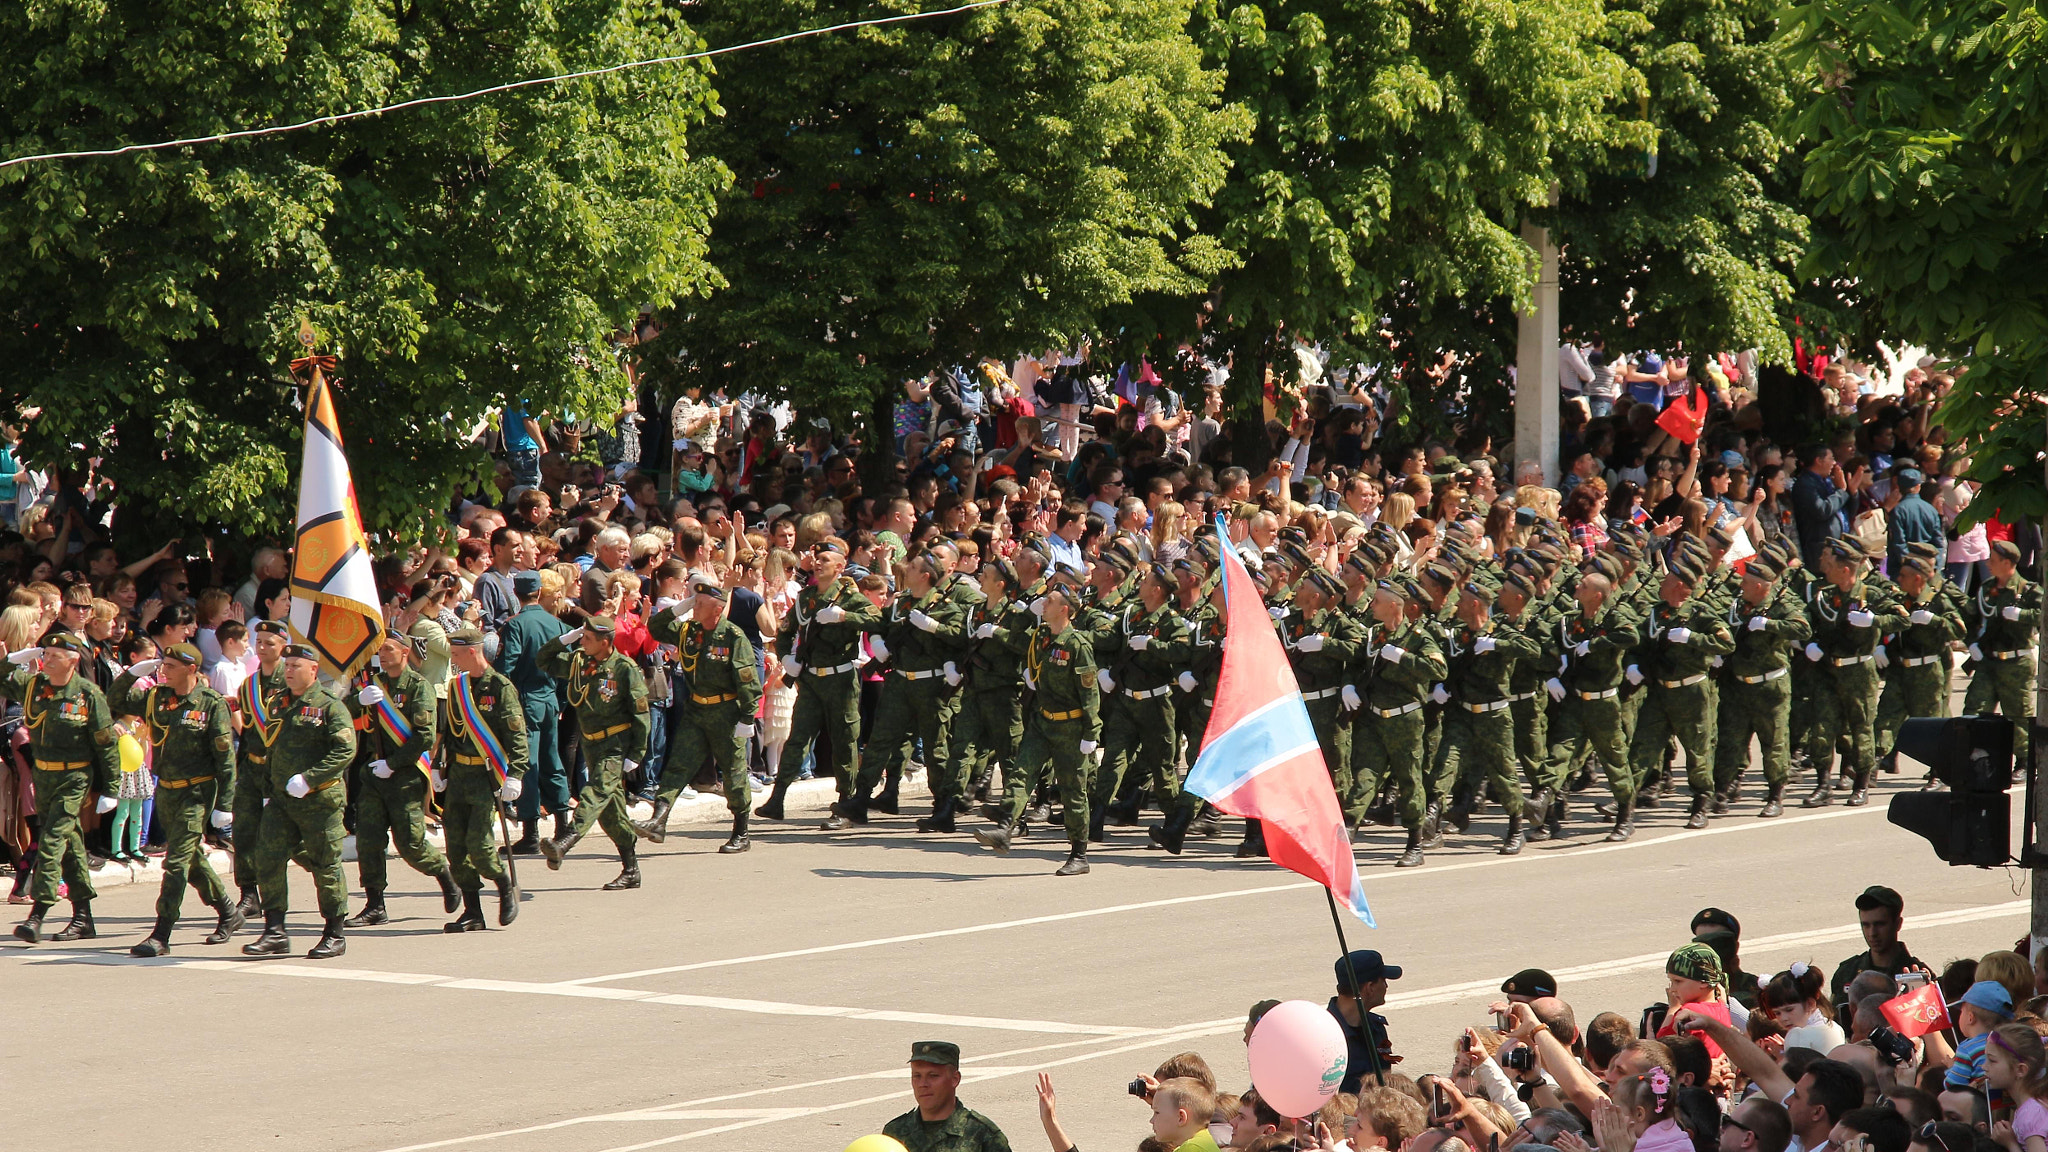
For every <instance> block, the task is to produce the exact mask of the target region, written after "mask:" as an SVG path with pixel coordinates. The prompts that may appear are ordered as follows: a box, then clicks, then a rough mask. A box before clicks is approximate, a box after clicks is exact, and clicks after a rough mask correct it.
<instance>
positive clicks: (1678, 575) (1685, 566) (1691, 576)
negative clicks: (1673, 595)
mask: <svg viewBox="0 0 2048 1152" xmlns="http://www.w3.org/2000/svg"><path fill="white" fill-rule="evenodd" d="M1664 574H1665V575H1666V576H1669V577H1671V578H1672V579H1674V580H1677V581H1679V582H1680V583H1682V584H1684V585H1685V586H1686V587H1688V588H1690V587H1692V586H1693V585H1695V584H1698V583H1699V582H1700V570H1699V569H1698V568H1696V567H1694V566H1693V565H1691V564H1689V563H1687V562H1685V561H1683V560H1680V561H1679V562H1678V563H1676V564H1673V565H1671V566H1670V567H1669V568H1666V569H1665V570H1664Z"/></svg>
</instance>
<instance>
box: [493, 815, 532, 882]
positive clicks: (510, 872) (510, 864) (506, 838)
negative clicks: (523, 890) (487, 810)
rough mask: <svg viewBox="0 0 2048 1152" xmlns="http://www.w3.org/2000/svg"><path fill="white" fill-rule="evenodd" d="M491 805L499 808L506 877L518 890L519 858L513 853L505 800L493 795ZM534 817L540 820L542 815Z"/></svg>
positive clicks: (500, 837)
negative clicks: (506, 819)
mask: <svg viewBox="0 0 2048 1152" xmlns="http://www.w3.org/2000/svg"><path fill="white" fill-rule="evenodd" d="M491 805H492V807H494V808H496V809H497V810H498V839H499V841H500V842H501V843H503V844H504V846H505V877H506V879H508V880H510V881H511V882H512V890H513V891H514V892H517V891H518V890H519V865H518V863H517V860H518V858H517V857H515V856H514V855H512V828H511V826H510V825H508V824H506V823H505V802H504V801H503V800H500V799H498V798H497V797H495V796H493V797H491ZM534 819H535V820H539V819H540V817H539V816H538V815H536V816H535V817H534Z"/></svg>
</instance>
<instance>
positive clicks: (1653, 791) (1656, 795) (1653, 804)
mask: <svg viewBox="0 0 2048 1152" xmlns="http://www.w3.org/2000/svg"><path fill="white" fill-rule="evenodd" d="M1670 775H1671V770H1670V769H1669V768H1652V769H1650V774H1649V776H1647V777H1645V778H1644V780H1643V782H1642V783H1641V784H1639V785H1637V786H1636V807H1638V808H1640V809H1642V810H1643V811H1645V812H1650V811H1654V810H1655V809H1657V808H1659V807H1662V798H1663V795H1664V792H1663V788H1664V781H1665V780H1666V779H1668V778H1669V777H1670Z"/></svg>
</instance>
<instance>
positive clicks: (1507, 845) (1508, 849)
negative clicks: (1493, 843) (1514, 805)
mask: <svg viewBox="0 0 2048 1152" xmlns="http://www.w3.org/2000/svg"><path fill="white" fill-rule="evenodd" d="M1524 842H1525V841H1524V838H1523V836H1522V814H1521V813H1520V812H1516V813H1515V814H1513V815H1511V816H1509V817H1508V834H1507V835H1506V836H1503V837H1501V841H1500V848H1499V849H1498V851H1499V852H1500V854H1501V855H1503V856H1515V855H1519V854H1520V853H1521V851H1522V845H1523V843H1524Z"/></svg>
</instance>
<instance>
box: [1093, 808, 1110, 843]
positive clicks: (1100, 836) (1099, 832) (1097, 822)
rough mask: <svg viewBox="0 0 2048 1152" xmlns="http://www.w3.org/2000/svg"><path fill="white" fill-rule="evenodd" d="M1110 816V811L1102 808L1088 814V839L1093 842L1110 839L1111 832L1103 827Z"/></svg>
mask: <svg viewBox="0 0 2048 1152" xmlns="http://www.w3.org/2000/svg"><path fill="white" fill-rule="evenodd" d="M1108 818H1109V813H1107V812H1104V811H1103V810H1102V809H1100V808H1097V809H1096V810H1095V811H1093V812H1090V813H1089V814H1088V839H1089V840H1090V841H1091V842H1093V843H1096V844H1100V843H1103V842H1104V841H1106V840H1108V839H1109V833H1108V831H1107V830H1106V829H1105V828H1104V827H1103V825H1104V824H1105V823H1106V822H1107V821H1108Z"/></svg>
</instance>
